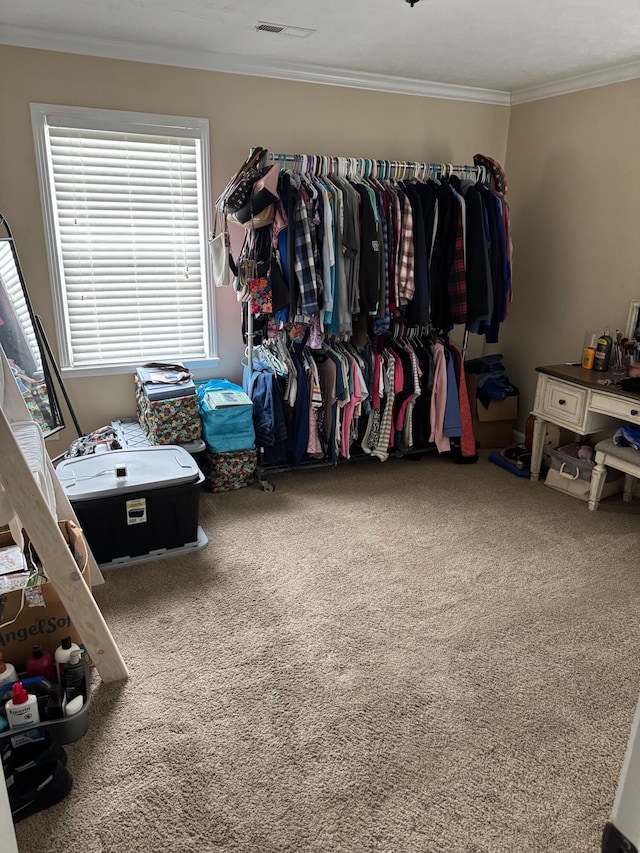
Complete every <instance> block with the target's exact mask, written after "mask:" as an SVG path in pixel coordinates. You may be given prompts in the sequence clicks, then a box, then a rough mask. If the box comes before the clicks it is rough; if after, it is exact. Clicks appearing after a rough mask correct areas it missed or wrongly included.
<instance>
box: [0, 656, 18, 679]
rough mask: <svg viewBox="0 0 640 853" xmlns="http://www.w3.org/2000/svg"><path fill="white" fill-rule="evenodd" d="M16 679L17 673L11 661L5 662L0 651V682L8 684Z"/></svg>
mask: <svg viewBox="0 0 640 853" xmlns="http://www.w3.org/2000/svg"><path fill="white" fill-rule="evenodd" d="M17 680H18V673H17V672H16V668H15V666H14V665H13V664H12V663H6V661H5V659H4V655H3V654H2V652H0V684H9V683H10V682H12V681H17Z"/></svg>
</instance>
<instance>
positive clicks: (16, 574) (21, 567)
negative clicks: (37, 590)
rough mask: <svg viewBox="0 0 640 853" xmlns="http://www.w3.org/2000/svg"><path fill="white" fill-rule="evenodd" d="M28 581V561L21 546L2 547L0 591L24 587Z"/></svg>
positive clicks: (0, 552) (0, 554) (0, 555)
mask: <svg viewBox="0 0 640 853" xmlns="http://www.w3.org/2000/svg"><path fill="white" fill-rule="evenodd" d="M28 581H29V571H28V570H27V561H26V560H25V558H24V554H23V553H22V549H21V548H20V546H19V545H9V546H8V547H6V548H0V592H13V590H15V589H24V587H26V585H27V582H28Z"/></svg>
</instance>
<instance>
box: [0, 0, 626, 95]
mask: <svg viewBox="0 0 640 853" xmlns="http://www.w3.org/2000/svg"><path fill="white" fill-rule="evenodd" d="M260 20H261V21H269V22H275V23H278V24H288V25H292V26H296V27H310V28H313V29H315V30H317V32H315V33H314V34H313V35H312V36H311V37H310V38H307V39H296V38H290V37H284V36H278V35H271V34H267V33H259V32H256V30H255V24H256V23H257V22H258V21H260ZM0 42H1V43H8V44H22V45H25V46H33V47H49V48H50V49H54V50H70V51H72V52H75V53H88V54H94V55H101V56H116V57H119V58H131V59H135V58H138V59H142V60H144V61H156V62H167V63H169V64H174V65H188V66H189V65H193V66H194V67H211V68H218V69H223V68H224V67H225V63H226V65H227V66H228V70H230V71H237V70H240V69H242V68H246V69H247V70H248V71H249V73H266V74H269V75H270V76H287V77H294V78H295V77H296V76H300V77H301V79H311V77H310V74H312V73H315V74H316V77H317V78H318V79H320V78H321V77H322V76H323V75H325V76H326V79H325V80H324V82H344V83H346V85H350V83H349V80H351V81H352V82H351V85H356V84H357V81H361V82H362V81H364V82H365V83H366V81H367V78H368V76H369V75H375V77H372V78H371V81H370V82H372V83H375V82H376V81H377V82H380V80H381V79H382V78H383V77H385V78H389V77H392V78H410V79H409V80H406V81H405V88H407V90H410V89H411V85H410V84H412V83H413V84H414V88H416V81H420V82H424V81H432V82H435V83H438V84H448V85H453V86H463V87H473V88H478V89H489V90H499V91H501V92H518V91H519V90H523V89H529V88H530V87H541V86H544V84H549V83H552V84H553V83H555V82H556V81H563V80H566V79H567V78H574V77H577V76H580V75H593V72H596V77H595V78H593V79H596V80H597V79H600V78H599V77H598V76H597V74H599V73H600V72H605V76H604V77H603V78H602V79H603V80H604V82H608V81H609V80H612V79H618V78H619V79H630V78H631V77H639V76H640V0H613V2H609V3H604V2H602V0H529V2H524V0H483V2H478V0H476V2H472V0H419V2H417V4H416V5H415V6H414V7H413V8H411V7H410V6H409V5H408V3H407V2H405V0H295V2H294V1H293V0H269V2H264V0H54V2H46V3H43V2H42V0H20V2H16V0H0ZM278 69H281V70H282V69H283V70H284V73H282V74H280V73H278ZM297 72H300V75H298V74H297ZM329 72H330V73H329ZM618 72H619V73H618ZM305 74H306V76H305ZM607 74H608V75H609V76H608V77H607V76H606V75H607ZM612 74H613V76H612ZM616 74H618V78H616ZM591 79H592V76H587V77H585V78H584V83H585V85H584V86H582V85H579V84H578V83H579V81H578V83H576V85H575V86H574V88H585V87H588V85H594V84H593V83H589V80H591ZM354 81H355V82H354ZM396 82H397V83H398V85H399V84H400V82H401V81H396ZM373 88H384V86H382V85H378V86H376V85H374V86H373ZM391 88H392V89H393V87H391ZM399 89H400V90H401V89H402V86H401V85H399Z"/></svg>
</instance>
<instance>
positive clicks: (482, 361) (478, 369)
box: [464, 353, 518, 407]
mask: <svg viewBox="0 0 640 853" xmlns="http://www.w3.org/2000/svg"><path fill="white" fill-rule="evenodd" d="M464 369H465V373H473V374H474V375H475V376H476V377H477V378H476V385H477V388H476V397H477V398H478V399H479V400H480V401H481V402H482V403H483V404H484V406H485V407H488V405H489V403H490V401H491V400H504V398H505V397H507V396H516V395H517V394H518V389H517V388H516V387H515V385H512V384H511V382H510V381H509V377H508V376H507V374H506V371H505V368H504V365H503V364H502V354H501V353H494V355H485V356H482V357H481V358H472V359H469V361H465V363H464Z"/></svg>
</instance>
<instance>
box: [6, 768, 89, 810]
mask: <svg viewBox="0 0 640 853" xmlns="http://www.w3.org/2000/svg"><path fill="white" fill-rule="evenodd" d="M72 786H73V779H72V778H71V774H70V773H69V771H68V770H67V768H66V767H65V765H64V764H63V762H62V761H47V762H44V763H38V764H34V765H33V766H32V767H29V768H27V769H26V770H20V771H18V772H16V773H13V774H12V775H11V776H9V777H8V778H7V793H8V794H9V805H10V806H11V816H12V818H13V822H14V823H18V821H20V820H23V819H24V818H26V817H30V816H31V815H33V814H36V812H41V811H43V810H44V809H48V808H50V806H54V805H55V804H56V803H59V802H61V801H62V800H64V798H65V797H66V796H67V794H68V793H69V792H70V791H71V788H72Z"/></svg>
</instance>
